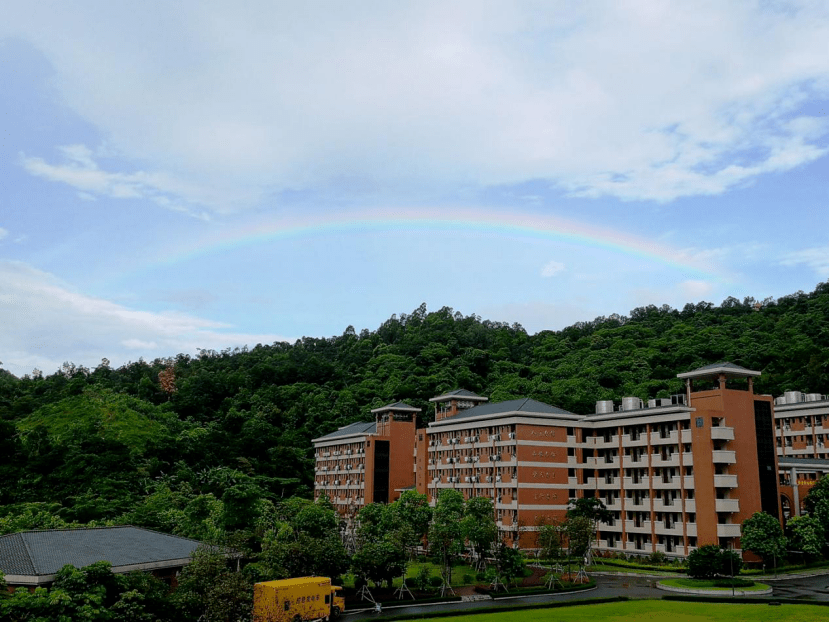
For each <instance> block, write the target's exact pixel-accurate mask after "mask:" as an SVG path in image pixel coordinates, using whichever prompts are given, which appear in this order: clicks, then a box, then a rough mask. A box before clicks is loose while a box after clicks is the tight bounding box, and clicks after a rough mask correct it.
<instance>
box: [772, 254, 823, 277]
mask: <svg viewBox="0 0 830 623" xmlns="http://www.w3.org/2000/svg"><path fill="white" fill-rule="evenodd" d="M779 263H780V264H781V265H782V266H801V265H804V266H807V267H808V268H811V269H813V270H814V271H815V272H816V274H817V275H819V276H820V277H822V278H824V279H827V276H828V273H829V272H830V268H828V264H830V261H828V249H827V247H812V248H809V249H801V250H800V251H794V252H792V253H788V254H786V255H785V256H784V257H783V258H781V261H780V262H779Z"/></svg>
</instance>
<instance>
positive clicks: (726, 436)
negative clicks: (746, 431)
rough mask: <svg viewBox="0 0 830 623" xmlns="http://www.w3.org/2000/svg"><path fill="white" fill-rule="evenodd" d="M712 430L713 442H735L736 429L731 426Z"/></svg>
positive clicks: (715, 427)
mask: <svg viewBox="0 0 830 623" xmlns="http://www.w3.org/2000/svg"><path fill="white" fill-rule="evenodd" d="M711 430H712V440H713V441H734V440H735V429H734V428H732V427H731V426H713V427H712V429H711Z"/></svg>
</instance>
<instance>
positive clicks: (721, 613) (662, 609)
mask: <svg viewBox="0 0 830 623" xmlns="http://www.w3.org/2000/svg"><path fill="white" fill-rule="evenodd" d="M414 620H419V619H414ZM420 620H423V621H827V608H822V607H819V606H806V605H805V606H802V605H781V606H769V605H767V604H721V603H718V604H711V603H694V602H687V601H683V602H677V601H674V602H673V601H660V600H636V601H627V602H617V603H609V604H597V605H591V606H563V607H561V608H539V609H533V610H513V611H509V612H496V613H492V614H480V615H467V616H457V617H446V618H440V619H438V618H436V619H420Z"/></svg>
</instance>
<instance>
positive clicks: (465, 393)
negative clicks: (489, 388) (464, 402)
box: [429, 389, 487, 402]
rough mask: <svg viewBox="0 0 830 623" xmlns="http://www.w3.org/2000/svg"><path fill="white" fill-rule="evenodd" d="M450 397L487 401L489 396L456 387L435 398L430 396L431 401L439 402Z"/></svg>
mask: <svg viewBox="0 0 830 623" xmlns="http://www.w3.org/2000/svg"><path fill="white" fill-rule="evenodd" d="M450 398H467V399H468V400H481V401H486V400H487V398H485V397H484V396H479V395H478V394H475V393H473V392H471V391H469V390H467V389H454V390H452V391H449V392H444V393H443V394H441V395H440V396H436V397H435V398H430V399H429V401H430V402H438V401H439V400H448V399H450Z"/></svg>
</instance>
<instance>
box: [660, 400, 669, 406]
mask: <svg viewBox="0 0 830 623" xmlns="http://www.w3.org/2000/svg"><path fill="white" fill-rule="evenodd" d="M660 406H661V407H670V406H671V398H661V399H660Z"/></svg>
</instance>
